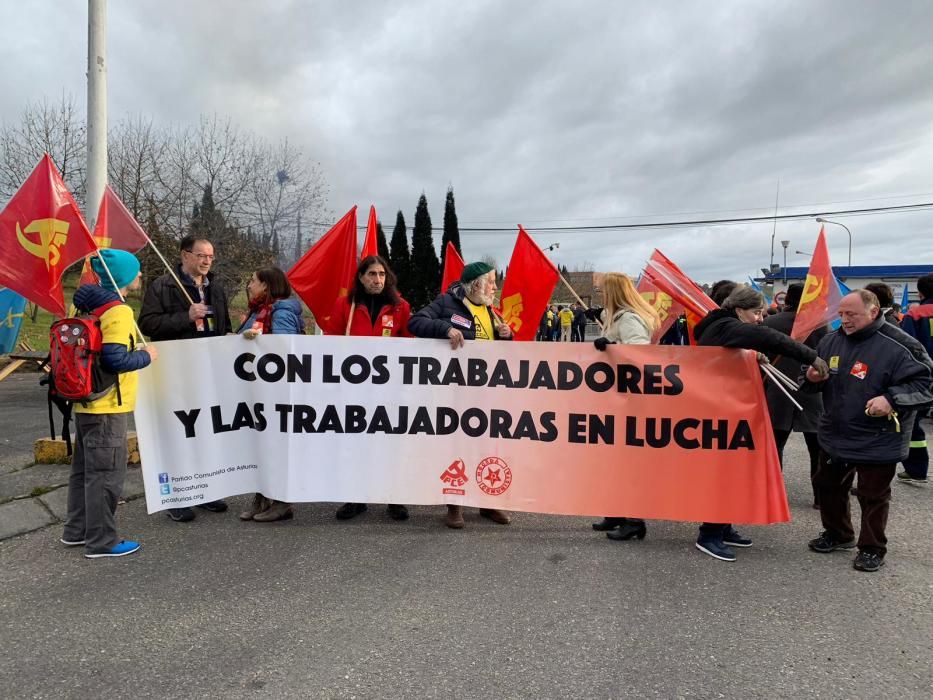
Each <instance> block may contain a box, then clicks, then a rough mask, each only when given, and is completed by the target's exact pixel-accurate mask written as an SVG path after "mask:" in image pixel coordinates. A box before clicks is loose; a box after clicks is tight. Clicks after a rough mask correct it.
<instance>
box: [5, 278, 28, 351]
mask: <svg viewBox="0 0 933 700" xmlns="http://www.w3.org/2000/svg"><path fill="white" fill-rule="evenodd" d="M25 311H26V298H25V297H21V296H20V295H19V294H17V293H16V292H14V291H13V290H12V289H7V288H6V287H0V355H2V354H6V353H8V352H12V351H13V347H14V346H15V345H16V339H17V338H18V337H19V327H20V326H21V325H23V316H24V314H25Z"/></svg>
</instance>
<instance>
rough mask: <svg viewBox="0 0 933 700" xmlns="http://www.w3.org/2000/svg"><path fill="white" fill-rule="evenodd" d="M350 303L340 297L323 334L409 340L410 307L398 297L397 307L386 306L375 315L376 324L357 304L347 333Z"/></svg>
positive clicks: (363, 308) (346, 298)
mask: <svg viewBox="0 0 933 700" xmlns="http://www.w3.org/2000/svg"><path fill="white" fill-rule="evenodd" d="M350 306H351V301H350V297H349V296H345V297H340V298H339V299H337V303H335V304H334V310H333V312H331V315H330V321H329V325H330V328H329V329H327V330H326V331H325V332H326V333H327V334H328V335H375V336H380V337H386V338H390V337H392V338H411V337H412V335H411V333H409V332H408V317H409V316H411V307H410V306H409V305H408V302H407V301H405V300H404V299H402V298H401V297H399V303H398V305H397V306H391V305H389V304H386V305H385V306H383V307H382V309H380V311H379V313H378V314H376V322H375V323H373V319H371V318H370V317H369V311H368V310H367V308H366V306H365V305H360V304H357V305H356V306H355V307H354V309H353V321H352V322H351V323H350V332H349V333H347V332H346V331H347V319H348V318H349V317H350Z"/></svg>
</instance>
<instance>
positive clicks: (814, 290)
mask: <svg viewBox="0 0 933 700" xmlns="http://www.w3.org/2000/svg"><path fill="white" fill-rule="evenodd" d="M822 291H823V280H821V279H819V278H817V277H814V276H813V275H807V281H806V282H805V283H804V286H803V297H802V298H801V299H800V306H803V305H804V304H808V303H810V302H811V301H813V300H814V299H816V298H818V297H819V296H820V292H822ZM798 308H799V307H798Z"/></svg>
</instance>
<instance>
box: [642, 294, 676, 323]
mask: <svg viewBox="0 0 933 700" xmlns="http://www.w3.org/2000/svg"><path fill="white" fill-rule="evenodd" d="M641 296H642V299H644V300H645V301H647V302H648V303H649V304H651V306H652V307H654V310H655V311H657V312H658V318H659V319H660V320H661V323H664V321H666V320H667V317H668V316H670V311H671V305H672V304H673V303H674V300H673V299H671V295H670V294H665V293H664V292H642V293H641Z"/></svg>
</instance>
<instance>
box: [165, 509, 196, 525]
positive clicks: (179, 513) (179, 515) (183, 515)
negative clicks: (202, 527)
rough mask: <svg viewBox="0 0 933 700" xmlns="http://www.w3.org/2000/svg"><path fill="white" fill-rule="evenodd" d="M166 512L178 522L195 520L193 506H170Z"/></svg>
mask: <svg viewBox="0 0 933 700" xmlns="http://www.w3.org/2000/svg"><path fill="white" fill-rule="evenodd" d="M165 514H166V515H167V516H168V517H170V518H171V519H172V520H174V521H175V522H176V523H187V522H189V521H190V520H194V509H192V508H169V509H168V510H167V511H166V513H165Z"/></svg>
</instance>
